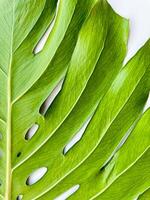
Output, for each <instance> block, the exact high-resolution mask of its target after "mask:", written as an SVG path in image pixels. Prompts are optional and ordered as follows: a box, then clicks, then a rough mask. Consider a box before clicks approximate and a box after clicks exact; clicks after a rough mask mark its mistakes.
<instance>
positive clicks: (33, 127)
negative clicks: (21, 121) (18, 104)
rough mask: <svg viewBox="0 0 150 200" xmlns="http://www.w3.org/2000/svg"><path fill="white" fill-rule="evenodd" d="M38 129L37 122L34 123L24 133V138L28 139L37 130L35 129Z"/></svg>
mask: <svg viewBox="0 0 150 200" xmlns="http://www.w3.org/2000/svg"><path fill="white" fill-rule="evenodd" d="M38 129H39V125H38V124H34V125H33V126H32V127H31V128H30V129H29V130H28V131H27V133H26V135H25V140H30V139H31V138H32V137H33V136H34V135H35V133H36V132H37V130H38Z"/></svg>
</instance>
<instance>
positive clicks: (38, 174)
mask: <svg viewBox="0 0 150 200" xmlns="http://www.w3.org/2000/svg"><path fill="white" fill-rule="evenodd" d="M46 173H47V167H41V168H39V169H37V170H35V171H34V172H33V173H32V174H30V175H29V177H28V178H27V181H26V185H33V184H35V183H37V182H38V181H39V180H41V179H42V178H43V176H44V175H45V174H46Z"/></svg>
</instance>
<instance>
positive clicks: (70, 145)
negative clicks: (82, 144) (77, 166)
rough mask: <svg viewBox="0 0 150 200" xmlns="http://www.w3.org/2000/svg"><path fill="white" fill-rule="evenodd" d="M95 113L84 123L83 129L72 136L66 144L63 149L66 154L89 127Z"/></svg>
mask: <svg viewBox="0 0 150 200" xmlns="http://www.w3.org/2000/svg"><path fill="white" fill-rule="evenodd" d="M92 117H93V115H92V116H91V117H90V118H89V119H88V120H87V121H86V122H85V123H84V124H83V126H82V127H81V129H80V130H79V131H78V132H77V133H76V135H75V136H74V137H73V138H72V140H71V141H70V142H69V143H68V144H67V145H66V146H65V148H64V150H63V154H64V155H65V154H66V153H67V152H68V151H69V150H70V149H71V148H72V147H73V146H74V145H75V144H76V143H77V142H79V141H80V140H81V138H82V136H83V134H84V132H85V130H86V128H87V126H88V125H89V123H90V121H91V119H92Z"/></svg>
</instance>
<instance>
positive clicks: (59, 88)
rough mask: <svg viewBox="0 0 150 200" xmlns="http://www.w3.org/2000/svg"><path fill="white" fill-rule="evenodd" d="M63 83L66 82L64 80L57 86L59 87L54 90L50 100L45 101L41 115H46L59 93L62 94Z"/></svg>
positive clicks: (49, 97) (41, 108)
mask: <svg viewBox="0 0 150 200" xmlns="http://www.w3.org/2000/svg"><path fill="white" fill-rule="evenodd" d="M63 81H64V79H62V80H61V81H60V82H59V83H58V84H57V86H56V87H55V88H54V89H53V91H52V92H51V94H50V95H49V96H48V98H47V99H46V100H45V101H44V103H43V104H42V106H41V107H40V111H39V112H40V114H41V115H45V114H46V112H47V110H48V109H49V107H50V106H51V104H52V102H53V101H54V99H55V98H56V96H57V95H58V93H59V92H60V90H61V88H62V85H63Z"/></svg>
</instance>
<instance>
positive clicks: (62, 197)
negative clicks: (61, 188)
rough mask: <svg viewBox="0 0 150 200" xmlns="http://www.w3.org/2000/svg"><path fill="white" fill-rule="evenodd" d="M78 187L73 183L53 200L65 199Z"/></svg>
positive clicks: (78, 186)
mask: <svg viewBox="0 0 150 200" xmlns="http://www.w3.org/2000/svg"><path fill="white" fill-rule="evenodd" d="M79 188H80V185H75V186H73V187H72V188H70V189H69V190H67V191H66V192H64V193H62V194H61V195H60V196H58V197H56V198H55V199H54V200H66V199H67V198H69V197H70V196H71V195H73V194H74V193H75V192H76V191H77V190H78V189H79Z"/></svg>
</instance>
